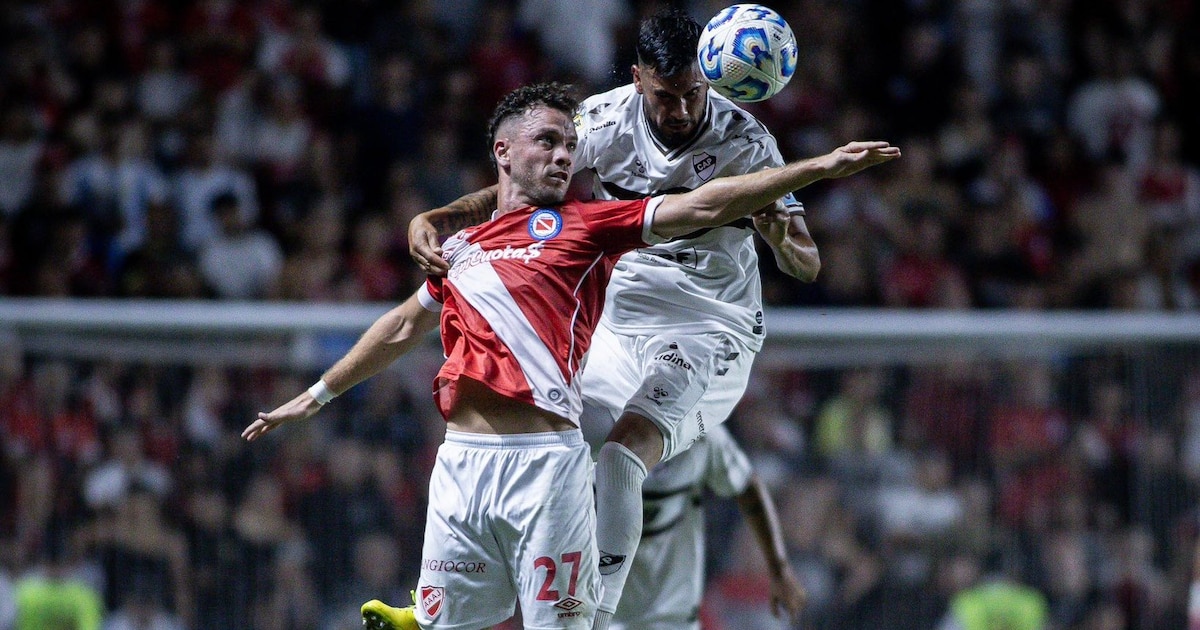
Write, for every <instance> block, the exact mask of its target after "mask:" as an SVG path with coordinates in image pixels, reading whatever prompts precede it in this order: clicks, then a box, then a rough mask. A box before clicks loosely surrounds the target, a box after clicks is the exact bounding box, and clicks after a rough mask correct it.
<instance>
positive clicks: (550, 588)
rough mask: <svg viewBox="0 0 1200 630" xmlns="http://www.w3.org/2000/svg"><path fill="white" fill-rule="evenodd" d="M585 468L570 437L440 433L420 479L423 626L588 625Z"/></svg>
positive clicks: (592, 546)
mask: <svg viewBox="0 0 1200 630" xmlns="http://www.w3.org/2000/svg"><path fill="white" fill-rule="evenodd" d="M595 531H596V512H595V507H594V505H593V499H592V461H591V458H590V457H589V455H588V448H587V444H586V443H585V442H584V441H583V436H582V434H581V433H580V432H579V431H561V432H549V433H527V434H517V435H483V434H476V433H460V432H455V431H447V432H446V441H445V442H444V443H443V444H442V445H441V447H439V448H438V454H437V461H436V463H435V464H434V469H433V475H432V476H431V477H430V479H429V512H428V516H427V517H426V520H425V546H424V550H423V552H422V557H421V578H420V582H418V585H417V621H418V622H419V623H420V624H421V627H422V628H437V629H442V630H452V629H462V630H466V629H470V630H478V629H479V628H486V627H490V626H492V625H495V624H498V623H500V622H501V621H504V620H505V619H508V618H509V617H511V616H512V615H513V612H514V610H515V608H514V605H515V603H516V602H517V601H518V600H519V601H520V602H521V615H522V618H523V620H524V622H525V627H526V628H547V629H556V630H557V629H561V628H590V627H591V624H592V617H593V616H594V615H595V614H596V604H597V602H598V598H599V595H600V572H599V569H598V566H599V561H600V556H599V553H598V552H597V551H596V535H595Z"/></svg>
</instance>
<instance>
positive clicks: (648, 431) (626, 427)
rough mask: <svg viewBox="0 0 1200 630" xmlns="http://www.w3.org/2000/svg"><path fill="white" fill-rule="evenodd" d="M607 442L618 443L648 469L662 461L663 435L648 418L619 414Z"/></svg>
mask: <svg viewBox="0 0 1200 630" xmlns="http://www.w3.org/2000/svg"><path fill="white" fill-rule="evenodd" d="M608 441H609V442H618V443H620V444H621V445H622V446H624V447H625V448H627V449H629V450H630V451H633V453H634V454H635V455H637V456H638V458H640V459H641V460H642V463H644V464H645V465H646V468H650V467H652V466H654V465H655V464H657V463H658V462H659V460H661V459H662V455H663V445H664V440H663V434H662V430H661V429H659V428H658V425H657V424H655V423H654V422H653V421H651V420H650V419H649V418H647V417H645V416H643V415H641V414H638V413H633V412H630V411H626V412H625V413H623V414H621V417H620V418H619V419H618V420H617V423H616V425H614V426H613V428H612V431H610V432H609V434H608Z"/></svg>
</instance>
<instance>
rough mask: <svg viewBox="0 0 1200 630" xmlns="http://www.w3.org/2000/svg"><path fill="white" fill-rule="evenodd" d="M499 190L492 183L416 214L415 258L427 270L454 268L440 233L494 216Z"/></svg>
mask: <svg viewBox="0 0 1200 630" xmlns="http://www.w3.org/2000/svg"><path fill="white" fill-rule="evenodd" d="M498 190H499V187H498V186H489V187H487V188H484V189H483V190H477V191H475V192H473V193H467V194H465V195H463V196H462V197H459V198H458V199H455V200H454V201H451V202H450V203H449V204H447V205H445V206H443V207H441V208H435V209H433V210H429V211H427V212H422V213H421V214H418V215H417V216H415V217H413V218H412V220H411V221H409V222H408V253H409V255H410V256H412V259H413V261H415V262H416V263H417V265H419V266H420V267H421V269H422V270H423V271H425V273H430V274H436V275H445V274H446V272H448V271H450V264H449V263H447V262H446V260H445V259H443V258H442V246H441V244H440V242H439V237H441V236H448V235H450V234H453V233H455V232H457V231H459V230H461V229H463V228H468V227H471V226H472V225H479V224H480V223H484V222H486V221H488V220H489V219H491V218H492V212H494V211H495V210H496V198H497V195H498Z"/></svg>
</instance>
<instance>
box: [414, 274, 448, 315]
mask: <svg viewBox="0 0 1200 630" xmlns="http://www.w3.org/2000/svg"><path fill="white" fill-rule="evenodd" d="M444 288H445V283H444V282H443V281H442V279H441V278H429V279H427V280H426V281H425V284H422V285H421V288H419V289H417V301H418V302H420V303H421V306H422V307H423V308H424V309H425V310H427V311H429V312H431V313H440V312H442V302H444V301H445V296H444V295H443V293H442V292H443V290H444Z"/></svg>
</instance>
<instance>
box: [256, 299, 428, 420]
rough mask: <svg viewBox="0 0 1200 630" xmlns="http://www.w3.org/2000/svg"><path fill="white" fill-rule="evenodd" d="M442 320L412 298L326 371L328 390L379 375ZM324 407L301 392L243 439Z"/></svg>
mask: <svg viewBox="0 0 1200 630" xmlns="http://www.w3.org/2000/svg"><path fill="white" fill-rule="evenodd" d="M439 317H440V316H439V314H438V313H436V312H434V311H430V310H428V309H426V308H425V307H424V306H423V305H422V304H421V298H420V292H419V291H418V293H415V294H413V295H412V296H411V297H409V298H408V299H407V300H405V301H404V303H403V304H401V305H400V306H397V307H396V308H393V309H392V310H390V311H388V312H387V313H384V314H383V315H382V316H380V318H379V319H377V320H375V323H373V324H371V326H370V328H368V329H367V331H366V332H364V333H363V334H362V337H359V339H358V341H357V342H355V344H354V346H353V347H351V348H350V351H349V352H347V353H346V355H345V356H343V357H342V358H341V359H338V361H337V362H336V363H334V364H333V367H331V368H329V369H328V370H326V371H325V374H324V375H322V377H321V381H322V382H323V383H324V386H325V388H326V389H327V390H328V392H329V393H330V394H332V395H333V396H336V395H338V394H341V393H342V392H345V391H346V390H348V389H350V388H351V387H353V386H355V385H357V384H358V383H360V382H362V381H364V380H366V379H368V378H370V377H371V376H374V375H375V374H378V373H379V372H380V371H382V370H383V369H384V368H385V367H387V366H388V365H389V364H391V363H392V362H393V361H395V360H396V359H397V358H399V357H400V356H401V355H403V354H404V353H406V352H408V351H409V350H412V348H413V347H414V346H416V345H417V343H419V342H420V341H421V339H422V337H424V335H425V333H427V332H429V331H431V330H433V329H434V328H436V327H437V325H438V321H439ZM323 404H324V403H322V402H320V401H318V400H317V399H316V398H315V397H314V396H313V394H312V393H311V392H310V391H304V392H301V393H300V394H299V395H298V396H296V397H295V398H293V399H291V400H290V401H288V402H286V403H284V404H282V405H280V406H279V407H277V408H275V410H273V411H271V412H270V413H261V412H260V413H259V414H258V419H257V420H255V421H254V422H253V423H251V424H250V426H248V427H246V430H245V431H242V437H243V438H245V439H247V440H254V439H256V438H258V437H259V436H261V435H263V434H264V433H267V432H268V431H271V430H272V429H274V428H275V427H278V426H280V425H282V424H284V423H286V422H291V421H294V420H304V419H306V418H310V417H312V416H313V414H315V413H317V411H319V410H320V409H321V406H322V405H323Z"/></svg>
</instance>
